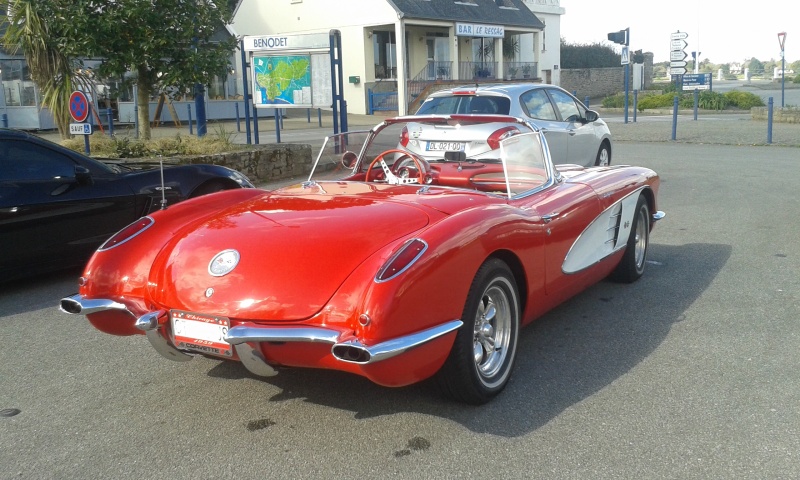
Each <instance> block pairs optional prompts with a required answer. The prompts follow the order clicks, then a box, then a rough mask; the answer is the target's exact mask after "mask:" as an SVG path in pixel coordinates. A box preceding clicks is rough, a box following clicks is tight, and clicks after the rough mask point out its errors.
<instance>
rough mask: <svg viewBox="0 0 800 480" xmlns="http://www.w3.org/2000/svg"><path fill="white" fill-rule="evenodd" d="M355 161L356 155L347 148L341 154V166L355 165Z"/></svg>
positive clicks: (356, 159)
mask: <svg viewBox="0 0 800 480" xmlns="http://www.w3.org/2000/svg"><path fill="white" fill-rule="evenodd" d="M357 161H358V155H356V153H355V152H351V151H350V150H348V151H346V152H344V153H343V154H342V166H344V168H353V167H355V165H356V162H357Z"/></svg>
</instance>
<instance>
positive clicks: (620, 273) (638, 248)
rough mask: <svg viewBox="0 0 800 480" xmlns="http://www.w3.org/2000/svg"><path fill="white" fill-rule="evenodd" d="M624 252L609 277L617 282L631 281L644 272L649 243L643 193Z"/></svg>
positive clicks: (648, 220) (637, 205) (637, 204)
mask: <svg viewBox="0 0 800 480" xmlns="http://www.w3.org/2000/svg"><path fill="white" fill-rule="evenodd" d="M632 222H633V224H632V225H631V231H630V235H628V242H627V245H626V246H625V253H624V254H623V255H622V259H621V260H620V262H619V265H617V268H615V269H614V271H613V272H611V279H612V280H616V281H618V282H625V283H631V282H634V281H636V280H638V279H639V277H641V276H642V275H643V274H644V270H645V267H646V266H647V265H646V262H647V247H648V244H649V243H650V208H649V207H648V205H647V200H646V199H645V198H644V196H643V195H639V200H638V201H637V202H636V210H635V211H634V214H633V219H632Z"/></svg>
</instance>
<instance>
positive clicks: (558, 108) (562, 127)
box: [403, 83, 611, 167]
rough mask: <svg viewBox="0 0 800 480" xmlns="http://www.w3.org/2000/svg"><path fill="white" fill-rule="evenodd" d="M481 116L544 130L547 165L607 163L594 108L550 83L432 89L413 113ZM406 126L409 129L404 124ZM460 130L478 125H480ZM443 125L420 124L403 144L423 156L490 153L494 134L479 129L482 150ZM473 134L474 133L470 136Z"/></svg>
mask: <svg viewBox="0 0 800 480" xmlns="http://www.w3.org/2000/svg"><path fill="white" fill-rule="evenodd" d="M431 114H440V115H441V114H483V115H492V114H498V115H511V116H513V117H519V118H522V119H523V120H527V121H528V122H530V123H531V124H533V125H535V126H536V127H538V128H539V129H540V130H542V131H543V132H544V134H545V138H546V139H547V144H548V146H549V147H550V154H551V156H552V159H553V163H557V164H565V163H574V164H578V165H582V166H585V167H589V166H601V165H610V164H611V132H610V131H609V130H608V125H606V122H604V121H603V120H602V119H600V117H599V115H598V114H597V112H595V111H593V110H589V109H587V108H586V106H585V105H584V104H583V103H581V101H580V100H578V99H577V98H575V97H574V96H572V95H570V94H569V93H568V92H567V91H566V90H564V89H563V88H560V87H556V86H554V85H545V84H538V83H518V84H508V85H488V86H475V85H473V86H463V87H457V88H452V89H448V90H442V91H439V92H435V93H432V94H431V95H430V96H429V97H428V98H427V99H426V100H425V102H424V103H423V104H422V105H421V106H420V108H419V110H417V112H416V115H431ZM409 128H411V127H409ZM465 128H483V127H481V126H480V125H475V126H465ZM453 133H454V132H453V131H451V130H450V131H449V130H447V129H432V128H424V129H421V130H417V131H413V132H409V137H410V138H409V139H408V140H411V141H407V144H406V145H403V148H405V149H407V150H409V151H411V152H412V153H415V154H417V155H420V156H422V157H424V158H426V159H432V158H435V157H437V156H441V155H442V152H443V151H454V150H455V151H459V150H463V151H466V154H467V158H475V156H476V155H480V157H481V158H482V157H485V156H486V155H491V150H492V149H493V147H492V144H493V143H496V142H492V141H491V140H490V139H491V138H492V135H493V134H496V132H485V133H486V135H485V138H486V139H487V142H486V145H484V148H482V149H479V150H475V151H473V152H470V151H469V150H470V149H471V148H470V147H473V148H474V145H473V146H470V145H466V144H464V143H463V142H460V141H459V140H458V135H454V134H453ZM470 136H471V137H472V138H475V135H474V132H472V134H471V135H470Z"/></svg>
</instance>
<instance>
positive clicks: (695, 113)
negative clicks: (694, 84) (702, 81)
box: [694, 88, 699, 121]
mask: <svg viewBox="0 0 800 480" xmlns="http://www.w3.org/2000/svg"><path fill="white" fill-rule="evenodd" d="M698 95H699V93H698V90H697V89H696V88H695V89H694V120H695V121H697V104H698V99H697V96H698Z"/></svg>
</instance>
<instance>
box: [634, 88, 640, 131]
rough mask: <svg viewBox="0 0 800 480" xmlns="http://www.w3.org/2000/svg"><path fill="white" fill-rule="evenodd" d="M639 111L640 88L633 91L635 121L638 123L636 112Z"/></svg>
mask: <svg viewBox="0 0 800 480" xmlns="http://www.w3.org/2000/svg"><path fill="white" fill-rule="evenodd" d="M638 111H639V90H634V91H633V123H636V112H638Z"/></svg>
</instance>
